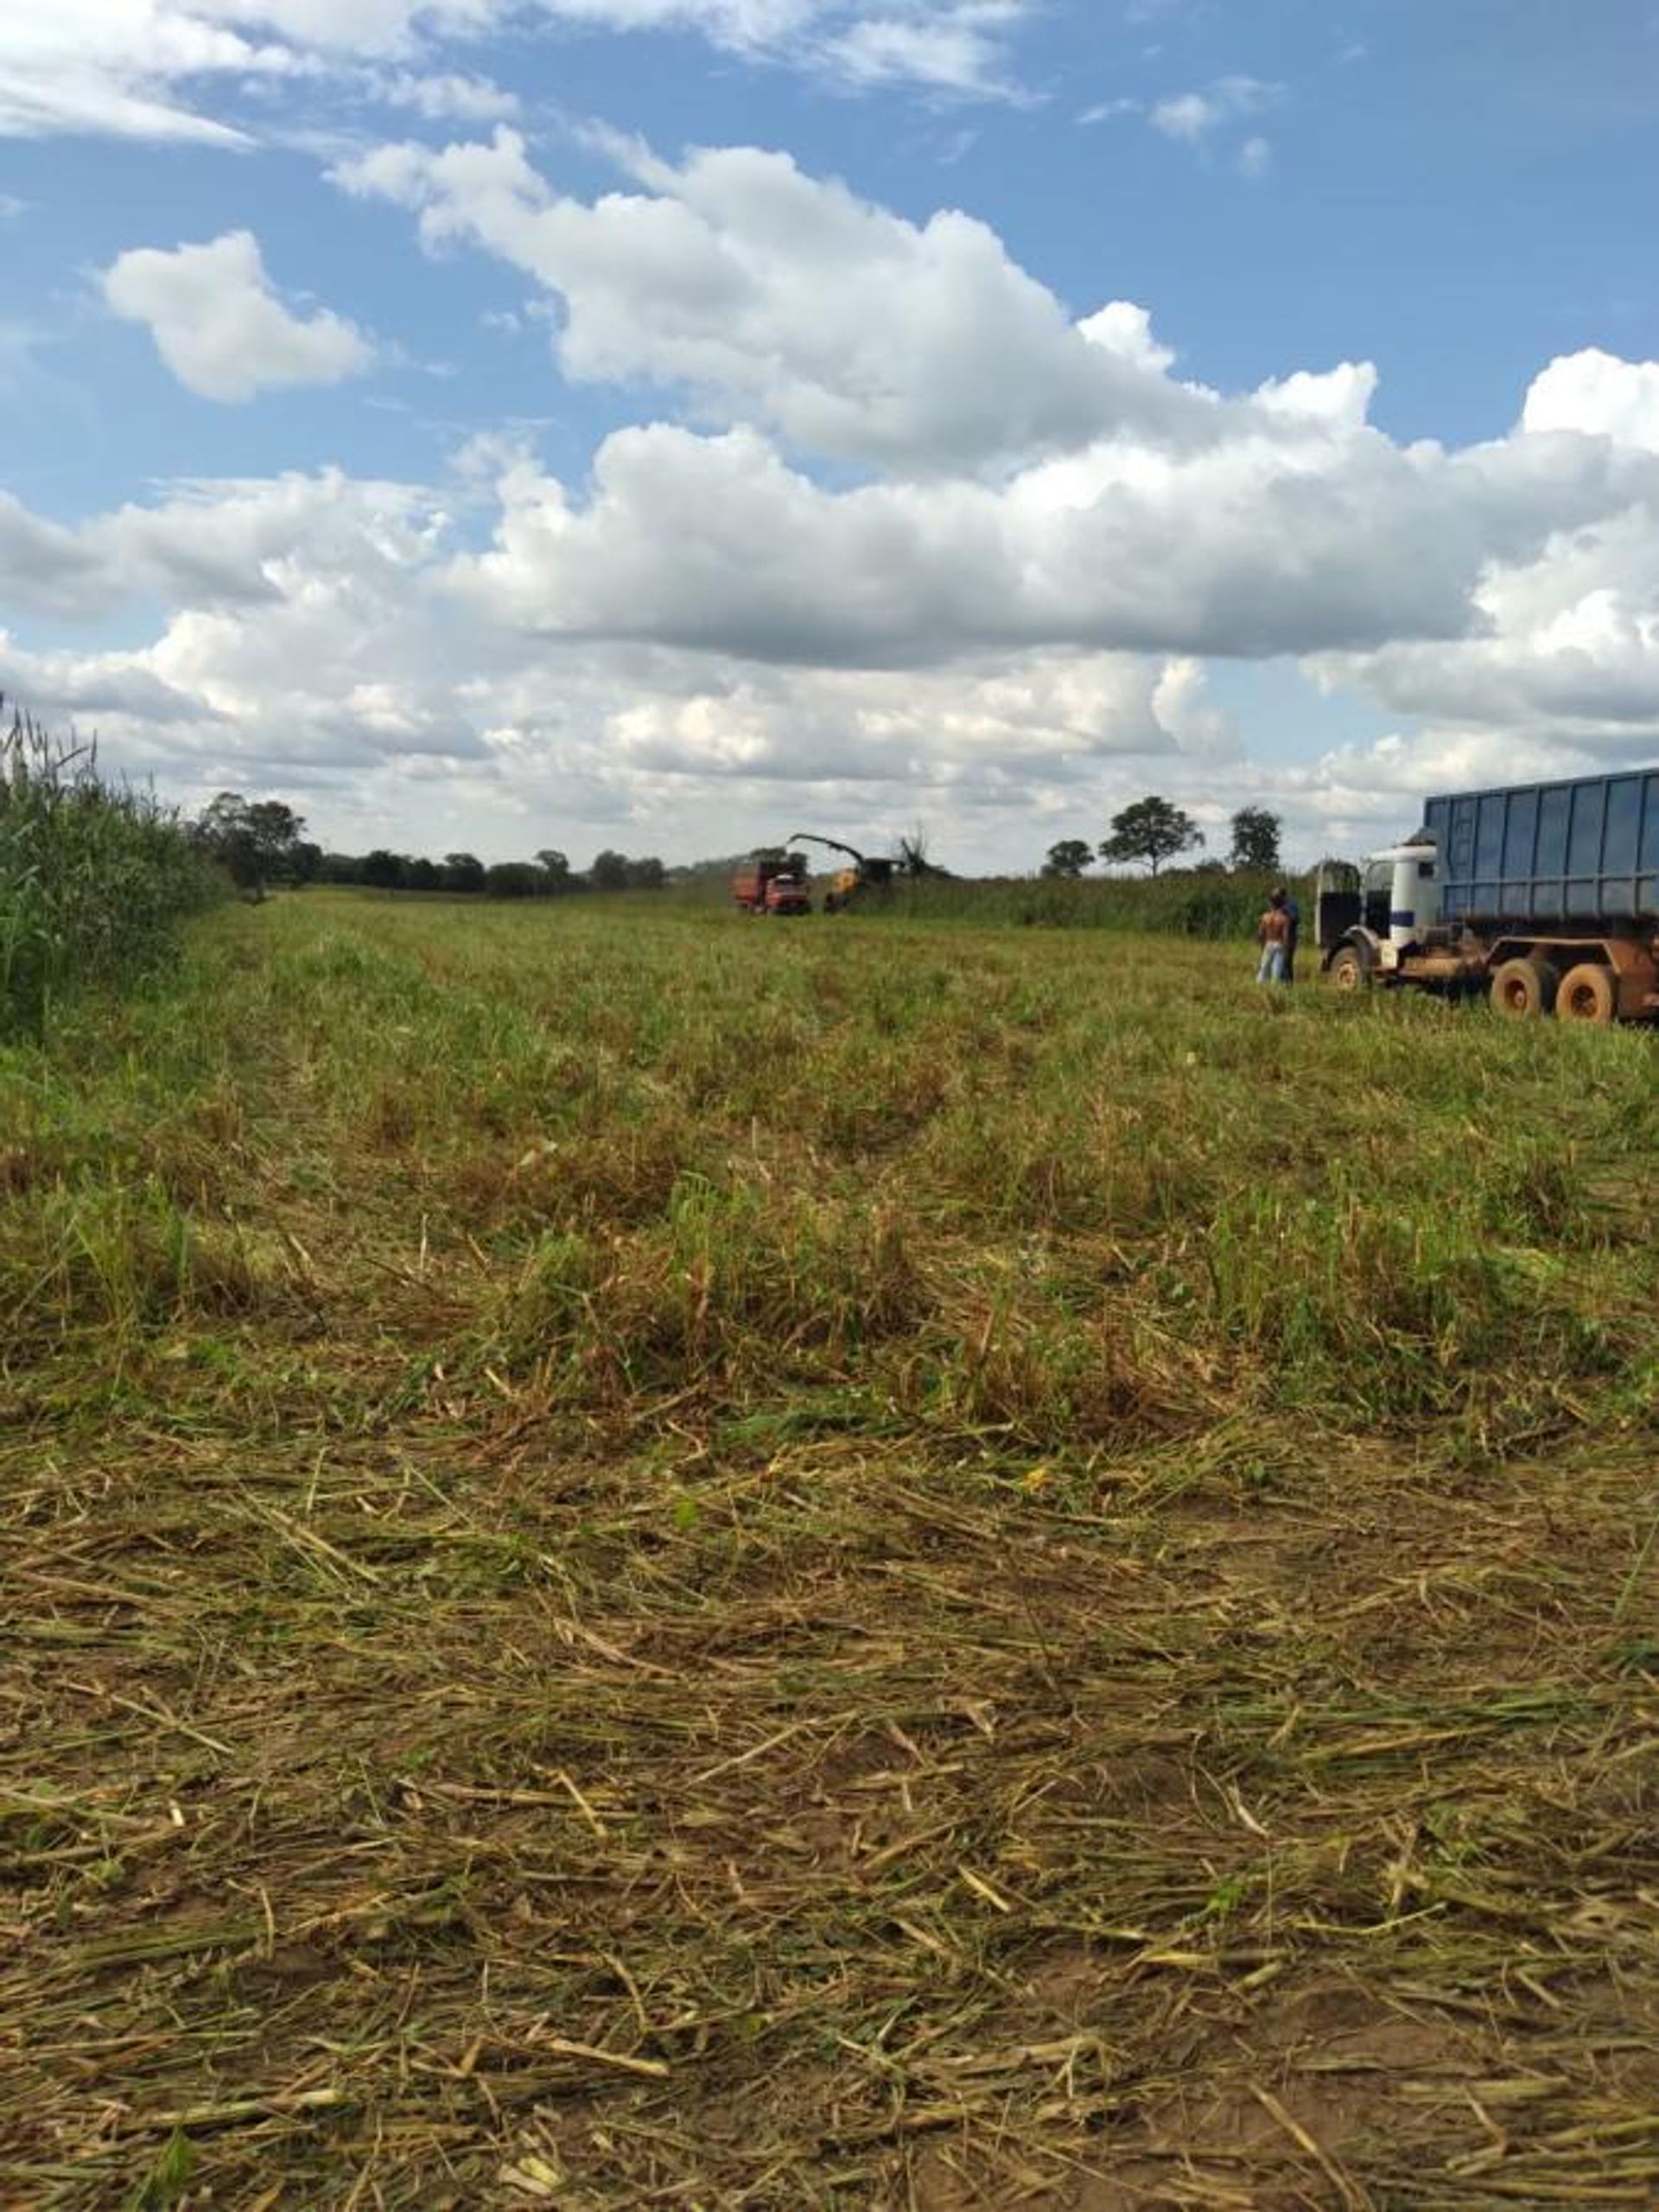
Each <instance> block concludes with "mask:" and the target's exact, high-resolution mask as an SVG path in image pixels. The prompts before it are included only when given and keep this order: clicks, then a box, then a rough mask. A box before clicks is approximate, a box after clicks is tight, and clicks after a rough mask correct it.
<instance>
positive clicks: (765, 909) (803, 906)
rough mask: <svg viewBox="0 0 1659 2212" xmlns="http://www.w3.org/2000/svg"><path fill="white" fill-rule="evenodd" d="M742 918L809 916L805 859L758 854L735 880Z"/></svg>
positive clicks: (785, 854) (736, 900)
mask: <svg viewBox="0 0 1659 2212" xmlns="http://www.w3.org/2000/svg"><path fill="white" fill-rule="evenodd" d="M732 897H733V899H734V900H735V902H736V905H737V910H738V912H740V913H741V914H810V912H811V911H812V900H811V898H810V895H809V893H808V890H807V877H806V857H805V855H804V854H802V853H780V852H774V853H756V854H755V855H754V856H753V859H752V860H751V861H750V862H749V865H748V866H747V868H740V869H739V870H738V872H737V874H735V875H734V877H733V878H732Z"/></svg>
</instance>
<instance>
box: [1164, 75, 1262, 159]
mask: <svg viewBox="0 0 1659 2212" xmlns="http://www.w3.org/2000/svg"><path fill="white" fill-rule="evenodd" d="M1280 96H1281V87H1280V86H1277V85H1271V84H1268V83H1265V82H1264V81H1263V80H1262V79H1261V78H1260V77H1217V79H1216V80H1215V82H1214V83H1213V84H1211V85H1206V86H1205V87H1204V88H1203V89H1202V90H1201V91H1198V92H1175V93H1172V94H1170V95H1169V96H1168V97H1167V98H1166V99H1161V100H1159V101H1156V102H1155V103H1154V105H1153V107H1152V108H1151V110H1150V111H1149V112H1148V116H1147V120H1148V121H1149V122H1150V124H1152V127H1153V129H1154V130H1160V131H1161V132H1162V133H1163V135H1164V137H1166V138H1173V139H1177V140H1179V142H1180V143H1182V144H1184V145H1188V146H1202V145H1204V144H1205V143H1207V142H1208V141H1209V139H1210V138H1211V137H1213V136H1214V134H1215V133H1216V132H1217V130H1220V129H1221V128H1222V127H1223V126H1224V124H1230V123H1237V122H1240V121H1242V120H1243V119H1244V118H1248V117H1249V116H1253V115H1260V114H1262V112H1263V111H1264V110H1266V109H1268V108H1270V107H1272V106H1273V105H1274V104H1275V102H1276V101H1277V100H1278V99H1279V98H1280Z"/></svg>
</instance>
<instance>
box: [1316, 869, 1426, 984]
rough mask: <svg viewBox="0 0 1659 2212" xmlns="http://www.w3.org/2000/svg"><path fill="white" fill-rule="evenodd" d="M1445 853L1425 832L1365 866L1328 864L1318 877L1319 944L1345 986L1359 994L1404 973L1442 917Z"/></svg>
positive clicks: (1317, 928) (1336, 975) (1328, 964)
mask: <svg viewBox="0 0 1659 2212" xmlns="http://www.w3.org/2000/svg"><path fill="white" fill-rule="evenodd" d="M1437 857H1438V856H1437V855H1436V852H1435V849H1434V843H1433V839H1432V838H1429V837H1427V836H1421V834H1420V835H1419V836H1416V837H1413V838H1410V839H1408V841H1407V842H1405V843H1404V844H1402V845H1389V846H1388V847H1386V848H1385V849H1383V851H1382V852H1379V853H1373V854H1372V855H1370V859H1369V860H1367V861H1365V862H1364V863H1363V866H1361V867H1359V868H1355V867H1354V866H1353V864H1352V863H1351V861H1329V860H1327V861H1320V863H1319V869H1318V872H1317V874H1315V876H1314V880H1313V906H1314V917H1315V929H1316V941H1317V943H1318V944H1319V951H1320V953H1321V955H1322V956H1323V958H1324V963H1325V966H1326V968H1328V969H1329V970H1330V972H1331V976H1332V980H1333V981H1334V982H1336V983H1337V985H1338V988H1345V989H1349V990H1355V989H1357V988H1361V987H1362V986H1363V984H1365V983H1367V982H1370V979H1371V977H1372V976H1374V975H1378V974H1381V975H1389V974H1391V973H1392V972H1394V971H1395V969H1398V967H1399V965H1400V963H1401V960H1402V957H1403V956H1404V955H1406V954H1408V953H1409V952H1412V951H1414V950H1416V949H1417V948H1418V947H1419V946H1421V944H1423V943H1424V942H1425V940H1426V938H1427V934H1428V931H1429V930H1430V929H1431V928H1432V927H1433V925H1434V923H1436V922H1437V921H1438V920H1439V919H1440V883H1439V880H1438V877H1437V874H1436V861H1437Z"/></svg>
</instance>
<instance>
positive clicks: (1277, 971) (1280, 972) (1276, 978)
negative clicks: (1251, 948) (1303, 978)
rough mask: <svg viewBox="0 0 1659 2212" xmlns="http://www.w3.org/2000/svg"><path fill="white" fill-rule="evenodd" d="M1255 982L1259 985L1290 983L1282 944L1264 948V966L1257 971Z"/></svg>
mask: <svg viewBox="0 0 1659 2212" xmlns="http://www.w3.org/2000/svg"><path fill="white" fill-rule="evenodd" d="M1255 980H1256V982H1258V983H1287V982H1289V981H1290V976H1289V974H1288V972H1287V969H1286V965H1285V948H1284V946H1283V945H1282V944H1264V945H1263V946H1262V964H1261V966H1260V967H1259V968H1258V969H1256V971H1255Z"/></svg>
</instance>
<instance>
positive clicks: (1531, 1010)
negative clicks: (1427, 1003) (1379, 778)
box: [1314, 768, 1659, 1021]
mask: <svg viewBox="0 0 1659 2212" xmlns="http://www.w3.org/2000/svg"><path fill="white" fill-rule="evenodd" d="M1423 819H1424V826H1423V828H1422V829H1420V830H1419V831H1418V832H1417V833H1416V835H1415V836H1412V837H1409V838H1408V839H1407V840H1406V842H1404V843H1403V844H1400V845H1393V846H1390V847H1389V848H1388V849H1387V850H1385V851H1383V852H1380V853H1374V854H1372V855H1371V856H1370V859H1369V860H1368V861H1366V862H1365V863H1364V865H1363V868H1355V867H1354V866H1353V865H1352V864H1351V863H1350V862H1348V861H1322V862H1321V863H1320V866H1319V873H1318V875H1317V877H1316V878H1315V883H1314V912H1315V918H1316V936H1317V941H1318V944H1319V953H1320V964H1321V966H1322V967H1323V969H1324V970H1325V974H1326V975H1327V976H1329V977H1330V979H1331V981H1332V983H1333V984H1334V985H1335V986H1336V987H1337V988H1338V990H1344V991H1359V990H1364V989H1367V988H1370V987H1371V986H1372V985H1374V984H1390V985H1414V986H1417V987H1418V988H1429V989H1436V990H1440V991H1446V992H1465V993H1473V992H1477V991H1479V992H1484V993H1486V994H1487V995H1490V997H1491V1002H1492V1004H1493V1006H1494V1007H1497V1010H1498V1011H1499V1012H1500V1013H1502V1014H1511V1015H1543V1014H1554V1015H1555V1016H1556V1017H1557V1018H1558V1019H1559V1020H1564V1021H1620V1020H1626V1021H1628V1020H1642V1019H1643V1018H1644V1017H1650V1016H1653V1015H1655V1014H1659V768H1645V769H1636V770H1631V771H1627V772H1622V773H1619V774H1617V775H1611V776H1583V777H1576V778H1573V779H1569V780H1567V781H1564V782H1560V783H1548V784H1518V785H1511V786H1506V787H1504V788H1503V789H1500V790H1495V791H1458V792H1453V793H1450V794H1448V795H1446V796H1445V797H1442V798H1431V799H1430V800H1428V802H1427V804H1426V806H1425V808H1424V810H1423Z"/></svg>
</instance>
